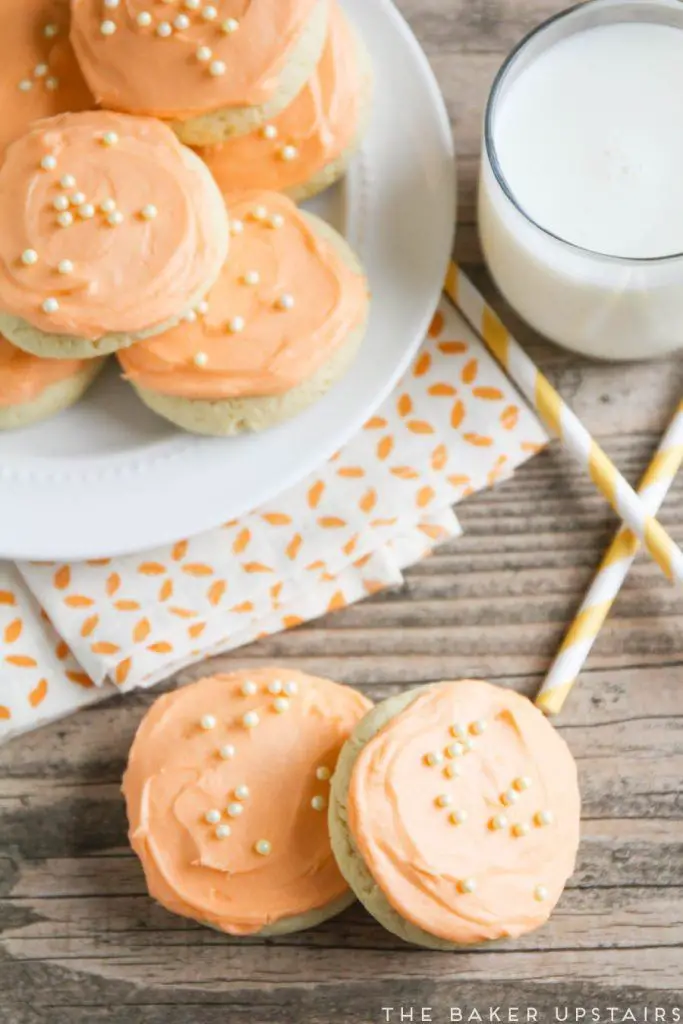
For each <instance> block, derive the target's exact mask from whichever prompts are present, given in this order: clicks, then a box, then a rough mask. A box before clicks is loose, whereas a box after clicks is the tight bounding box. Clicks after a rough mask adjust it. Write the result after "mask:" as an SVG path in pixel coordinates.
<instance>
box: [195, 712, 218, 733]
mask: <svg viewBox="0 0 683 1024" xmlns="http://www.w3.org/2000/svg"><path fill="white" fill-rule="evenodd" d="M199 724H200V725H201V727H202V729H206V730H207V731H208V730H209V729H215V728H216V716H215V715H202V717H201V718H200V720H199Z"/></svg>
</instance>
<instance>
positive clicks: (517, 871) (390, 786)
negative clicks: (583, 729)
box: [330, 680, 580, 949]
mask: <svg viewBox="0 0 683 1024" xmlns="http://www.w3.org/2000/svg"><path fill="white" fill-rule="evenodd" d="M579 818H580V797H579V789H578V783H577V776H576V766H575V764H574V760H573V758H572V756H571V753H570V752H569V749H568V747H567V745H566V744H565V742H564V741H563V740H562V739H561V738H560V736H559V734H558V733H557V732H556V731H555V729H554V728H553V726H551V725H550V723H549V722H548V721H547V719H545V718H544V717H543V715H542V714H541V713H540V711H538V710H537V709H536V708H534V706H533V705H532V704H531V703H530V702H529V701H528V700H527V699H526V698H524V697H520V696H519V695H517V694H516V693H514V692H512V691H511V690H506V689H502V688H500V687H496V686H491V685H490V684H488V683H483V682H474V681H471V680H464V681H460V682H446V683H437V684H435V685H433V686H427V687H421V688H419V689H417V690H411V691H409V692H408V693H404V694H401V695H400V696H398V697H394V698H391V699H390V700H388V701H385V702H384V704H380V705H378V706H377V707H376V708H374V709H373V711H371V712H370V714H369V715H368V716H367V718H366V719H365V720H364V721H363V722H362V723H361V725H360V726H359V727H358V728H357V729H356V731H355V732H354V734H353V736H352V738H351V739H350V740H349V742H348V743H347V744H346V746H345V747H344V750H343V752H342V755H341V757H340V760H339V765H338V769H337V773H336V775H335V778H334V784H333V791H332V801H331V805H330V831H331V836H332V846H333V849H334V852H335V856H336V857H337V860H338V862H339V865H340V867H341V869H342V872H343V874H344V876H345V878H346V879H347V881H348V882H349V884H350V885H351V887H352V888H353V890H354V891H355V893H356V895H357V896H358V898H359V899H360V900H361V901H362V902H363V903H364V904H365V906H366V907H367V908H368V909H369V910H370V912H371V913H372V914H373V915H374V916H375V917H376V918H377V920H378V921H380V923H381V924H383V925H384V927H385V928H387V929H388V930H389V931H392V932H394V933H395V934H397V935H400V936H401V937H402V938H405V939H406V940H407V941H409V942H414V943H417V944H419V945H424V946H429V947H435V948H445V949H448V948H453V947H457V946H462V945H469V944H471V943H478V942H483V941H486V940H491V939H501V938H507V937H513V938H514V937H516V936H519V935H523V934H524V933H525V932H528V931H531V930H532V929H534V928H537V927H539V926H540V925H542V924H543V923H544V922H545V921H546V920H547V919H548V917H549V915H550V913H551V911H552V909H553V907H554V906H555V904H556V902H557V900H558V899H559V898H560V895H561V893H562V890H563V888H564V885H565V883H566V881H567V879H568V878H569V876H570V875H571V873H572V872H573V870H574V863H575V858H576V851H577V846H578V842H579Z"/></svg>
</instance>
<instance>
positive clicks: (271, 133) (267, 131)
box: [261, 124, 277, 139]
mask: <svg viewBox="0 0 683 1024" xmlns="http://www.w3.org/2000/svg"><path fill="white" fill-rule="evenodd" d="M261 135H262V136H263V138H264V139H276V138H277V128H276V127H275V125H274V124H264V126H263V128H262V129H261Z"/></svg>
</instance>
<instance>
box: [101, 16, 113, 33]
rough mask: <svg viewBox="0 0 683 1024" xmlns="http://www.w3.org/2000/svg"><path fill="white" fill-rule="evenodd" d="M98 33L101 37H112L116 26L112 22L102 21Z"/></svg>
mask: <svg viewBox="0 0 683 1024" xmlns="http://www.w3.org/2000/svg"><path fill="white" fill-rule="evenodd" d="M100 32H101V33H102V35H103V36H113V35H114V33H115V32H116V24H115V22H113V21H108V20H107V21H103V22H102V23H101V24H100Z"/></svg>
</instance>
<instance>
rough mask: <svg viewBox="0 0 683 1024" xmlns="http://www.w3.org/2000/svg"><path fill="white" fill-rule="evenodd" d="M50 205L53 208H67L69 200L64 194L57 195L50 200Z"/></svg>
mask: <svg viewBox="0 0 683 1024" xmlns="http://www.w3.org/2000/svg"><path fill="white" fill-rule="evenodd" d="M52 205H53V207H54V209H55V210H68V209H69V200H68V199H67V197H66V196H57V197H56V199H53V200H52Z"/></svg>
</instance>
